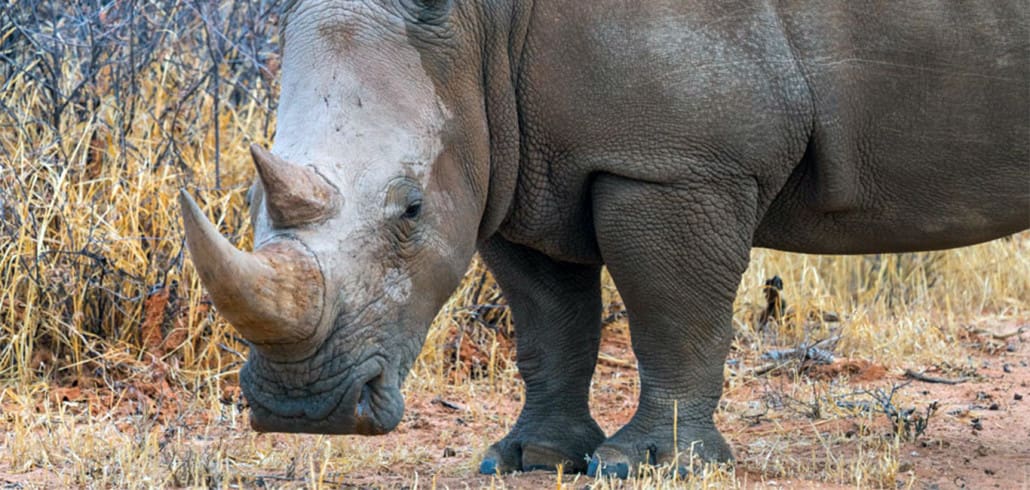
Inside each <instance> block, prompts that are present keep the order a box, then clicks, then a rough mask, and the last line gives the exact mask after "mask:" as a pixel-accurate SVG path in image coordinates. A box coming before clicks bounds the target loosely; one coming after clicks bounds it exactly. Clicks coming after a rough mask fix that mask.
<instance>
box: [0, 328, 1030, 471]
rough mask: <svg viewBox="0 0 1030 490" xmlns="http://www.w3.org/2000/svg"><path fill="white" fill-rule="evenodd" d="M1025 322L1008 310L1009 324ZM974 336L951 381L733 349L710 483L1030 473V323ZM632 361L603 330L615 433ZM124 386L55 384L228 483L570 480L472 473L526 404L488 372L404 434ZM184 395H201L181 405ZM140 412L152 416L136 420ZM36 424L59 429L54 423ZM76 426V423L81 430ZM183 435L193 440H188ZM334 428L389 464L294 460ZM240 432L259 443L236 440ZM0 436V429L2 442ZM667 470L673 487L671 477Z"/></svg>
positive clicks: (412, 421)
mask: <svg viewBox="0 0 1030 490" xmlns="http://www.w3.org/2000/svg"><path fill="white" fill-rule="evenodd" d="M1025 326H1026V325H1025V324H1015V325H1004V326H1000V327H999V328H998V331H1008V330H1015V329H1017V328H1020V327H1025ZM1024 330H1026V329H1025V328H1024ZM967 340H973V341H974V342H970V345H971V346H972V347H970V349H969V365H971V366H975V367H976V368H975V369H972V370H967V372H966V373H963V374H961V375H960V374H956V373H936V372H927V373H923V374H925V375H926V376H930V377H936V378H940V379H938V381H941V380H943V381H951V382H955V381H961V382H958V383H956V384H943V383H939V382H927V381H919V380H912V379H909V377H908V376H906V374H905V372H904V370H903V369H885V368H884V367H882V366H879V365H876V364H872V363H869V362H866V361H861V360H850V359H838V360H837V361H836V362H835V363H834V364H831V365H828V366H809V367H804V366H801V367H799V366H797V365H793V366H790V365H788V366H785V367H784V368H782V369H774V370H771V371H769V372H768V373H764V374H762V375H754V373H753V372H751V373H750V374H748V371H747V369H748V367H749V366H756V365H759V364H761V363H762V361H761V360H760V359H757V355H756V353H754V352H748V351H739V352H734V353H733V354H731V360H730V362H729V363H728V368H727V371H728V374H729V376H728V381H727V389H726V394H725V398H724V401H723V405H722V410H720V412H719V413H718V414H717V423H718V424H719V425H720V427H721V428H722V430H723V431H724V434H725V435H726V437H727V438H728V440H729V441H730V443H731V445H732V446H733V448H734V451H735V453H736V456H737V458H738V461H737V463H736V465H735V467H734V468H733V473H732V476H731V477H730V479H729V480H714V483H713V482H711V481H709V480H707V479H705V480H702V482H708V486H715V487H724V486H739V487H744V488H851V487H871V488H876V487H881V488H885V487H896V488H918V489H936V488H941V489H945V488H1003V489H1014V488H1027V487H1028V486H1030V399H1028V398H1027V397H1028V396H1030V348H1028V347H1027V343H1026V341H1027V340H1030V332H1027V333H1022V334H1020V335H1014V336H1011V337H1008V338H1006V339H1004V340H1001V341H998V340H991V339H989V338H980V337H977V338H973V339H967ZM988 341H990V342H988ZM635 369H636V368H635V359H634V357H633V354H632V352H631V350H630V348H629V341H628V337H627V336H626V335H625V334H623V333H620V332H614V333H613V332H608V331H606V335H605V340H604V343H603V345H602V353H601V356H600V361H599V364H598V369H597V373H596V375H595V382H594V387H593V390H592V396H593V400H592V407H593V409H594V415H595V417H596V418H597V420H598V422H599V423H600V424H601V426H602V427H603V428H604V429H605V431H606V432H608V433H612V432H614V431H615V430H616V429H617V428H618V427H620V426H621V425H622V424H624V423H625V422H627V421H628V420H629V418H630V417H631V415H632V414H633V411H634V408H635V405H636V393H637V381H636V372H635ZM123 388H124V390H125V391H124V392H122V393H120V394H118V393H112V392H110V391H109V390H106V389H102V388H93V389H87V390H83V389H80V388H77V387H63V388H58V387H50V388H48V389H46V390H45V391H44V392H45V393H46V397H49V399H50V400H51V401H57V402H59V404H60V405H61V406H63V407H64V412H63V414H64V415H62V416H63V417H78V418H80V419H82V418H87V417H88V415H87V413H88V412H92V413H93V415H92V416H93V417H99V418H101V419H103V420H104V421H106V422H105V423H107V424H113V425H114V426H115V429H116V430H118V431H121V432H123V433H133V432H135V431H139V432H143V431H149V432H151V433H153V434H157V437H158V439H159V442H158V445H159V446H160V445H162V444H163V445H164V446H162V447H165V448H167V447H172V446H175V445H176V444H179V447H180V449H179V451H180V453H174V454H201V455H204V454H206V455H209V457H214V458H224V459H226V460H228V461H234V462H235V464H233V465H230V466H227V468H229V469H228V470H226V473H225V474H223V475H222V476H221V479H220V480H218V481H219V482H220V483H217V484H215V483H210V484H209V485H210V486H226V485H228V486H244V487H265V486H271V487H280V486H285V487H308V486H326V487H336V488H381V487H390V488H393V487H397V488H400V487H413V488H432V487H434V486H435V487H437V488H466V487H471V488H481V487H487V488H491V487H492V488H544V487H553V486H557V483H558V480H559V477H558V475H556V474H555V473H547V472H534V473H530V474H518V475H505V476H482V475H478V474H477V473H476V467H477V465H478V462H479V458H480V457H481V455H482V453H483V452H484V451H485V450H486V448H487V447H488V445H489V443H490V442H491V441H493V440H495V439H497V438H500V437H501V436H503V435H504V433H505V432H506V430H507V427H508V426H510V424H511V423H512V422H513V421H514V420H515V418H516V416H517V414H518V410H519V407H520V404H521V402H520V399H519V394H518V391H517V390H514V391H512V390H493V391H491V390H489V389H485V388H483V387H482V385H480V389H477V390H476V391H475V392H470V390H468V389H467V388H458V387H452V389H448V390H447V391H437V392H433V391H432V390H422V389H415V390H412V391H411V392H409V394H408V397H407V412H406V415H405V417H404V420H403V422H402V423H401V425H400V427H399V428H398V429H397V430H396V431H395V432H394V433H392V434H389V435H387V436H382V437H379V438H360V437H340V438H317V439H315V438H316V437H317V436H295V435H282V434H263V435H256V434H254V433H253V432H251V431H250V430H249V429H248V428H247V427H246V423H245V420H236V421H230V422H227V421H226V417H224V416H216V415H214V414H212V411H211V410H205V409H198V408H195V407H196V405H197V404H196V403H192V404H191V403H188V402H187V401H188V400H193V398H192V397H193V395H191V394H189V393H176V392H167V390H168V388H167V386H166V385H165V386H164V387H162V383H161V382H158V383H156V384H155V385H154V386H146V387H144V386H124V387H123ZM892 388H894V389H895V392H894V394H893V396H892V397H891V400H890V406H893V407H896V408H897V409H898V411H901V412H903V411H904V410H905V409H907V408H914V409H916V410H915V411H914V412H913V413H912V414H909V416H907V417H902V419H903V420H907V421H909V422H910V423H911V424H912V425H913V426H915V424H916V423H917V422H919V420H920V416H923V420H926V426H925V430H924V431H922V433H921V434H918V435H917V436H916V435H911V436H910V437H909V438H908V439H907V440H900V441H899V440H896V439H895V436H894V435H893V434H894V431H893V430H892V424H891V422H890V420H889V418H888V416H887V415H886V411H887V410H886V409H885V408H884V406H883V404H882V403H877V402H876V399H877V398H876V396H874V395H871V394H870V393H873V394H876V393H877V391H876V390H877V389H879V390H882V391H881V392H879V394H880V395H881V399H882V395H885V394H889V393H890V390H891V389H892ZM223 398H224V400H223V401H222V402H221V403H222V404H223V405H225V406H228V407H230V408H233V407H235V408H241V409H242V408H243V407H242V405H243V402H242V400H240V398H239V394H238V389H237V388H235V387H230V388H228V389H226V393H225V394H224V397H223ZM0 400H2V401H3V403H2V404H0V408H2V410H3V413H2V415H4V416H3V417H0V422H2V423H3V424H4V426H3V429H4V431H5V432H6V433H7V444H6V446H7V447H8V448H7V450H17V448H16V447H15V446H18V444H15V443H13V442H12V441H13V439H12V438H14V437H16V436H12V434H14V433H17V432H18V429H17V428H15V427H14V426H15V425H16V424H18V423H19V422H23V421H24V420H25V419H26V418H28V417H27V416H26V415H24V412H25V410H26V407H27V406H28V405H26V402H25V401H24V400H19V399H18V398H17V397H15V396H10V392H8V396H5V397H4V398H2V399H0ZM934 402H936V404H937V405H936V410H935V412H934V413H932V414H931V415H930V416H929V419H925V414H926V410H927V407H929V406H931V404H932V403H934ZM176 406H188V407H194V408H187V409H184V410H180V411H177V410H176V409H175V408H174V407H176ZM87 407H88V408H87ZM41 410H42V409H39V408H37V409H36V411H37V412H38V411H41ZM104 410H107V411H108V413H106V414H105V413H103V411H104ZM119 411H122V412H125V417H118V416H111V413H117V412H119ZM141 411H143V412H146V413H150V414H151V415H150V416H149V417H144V418H143V419H140V418H138V417H134V416H133V414H134V413H136V414H138V413H140V412H141ZM241 413H245V410H243V411H242V412H241ZM242 418H245V415H241V419H242ZM902 419H899V420H902ZM139 420H149V421H150V422H149V423H145V424H141V423H139ZM35 430H37V431H42V430H47V431H51V432H56V429H53V428H47V427H46V426H41V427H40V428H37V429H35ZM911 431H914V429H910V432H911ZM171 434H176V435H175V436H174V438H175V441H180V442H174V441H173V436H172V435H171ZM37 436H38V437H40V440H42V441H45V440H46V439H45V437H43V436H41V435H38V434H37ZM77 437H80V436H78V435H75V436H72V438H73V439H74V438H77ZM183 437H185V440H186V442H185V443H182V442H181V440H182V438H183ZM298 438H306V439H298ZM136 439H137V440H139V439H140V438H139V436H137V437H136ZM298 440H307V441H313V440H314V441H317V442H316V443H314V444H313V445H312V444H309V445H308V446H303V444H302V445H301V446H302V448H301V449H298V448H297V444H298V443H297V441H298ZM326 441H330V442H326ZM0 442H2V440H0ZM323 443H325V444H335V445H336V446H337V447H336V449H335V451H336V452H335V453H332V454H330V455H329V456H327V460H328V461H330V462H332V461H335V462H337V463H339V462H341V461H344V460H347V459H348V458H350V459H353V456H354V454H355V453H359V452H360V453H362V454H365V455H367V454H379V460H381V461H383V463H381V464H375V463H363V464H360V465H358V466H357V467H348V466H347V465H346V464H342V463H340V464H334V465H332V466H334V468H333V469H331V470H329V471H327V472H326V471H323V473H322V474H321V475H320V476H319V479H318V481H319V482H320V485H314V484H313V483H312V482H313V481H314V480H313V477H312V476H310V474H311V472H309V471H305V470H304V469H299V470H298V467H303V466H304V464H303V463H302V462H299V461H300V460H301V459H302V457H301V456H300V454H301V453H302V452H304V451H306V449H303V447H312V446H317V445H318V444H323ZM29 444H30V445H31V443H29ZM69 444H71V445H74V444H75V443H74V442H69ZM215 444H220V445H227V447H228V448H229V449H224V448H223V449H219V450H218V451H217V452H211V451H208V450H206V449H204V448H205V447H211V446H212V445H215ZM235 445H239V446H240V447H243V446H244V445H250V446H252V447H254V448H256V449H253V450H251V451H250V452H247V451H244V452H240V453H239V454H238V455H233V454H232V451H233V450H232V447H233V446H235ZM4 446H5V444H0V448H2V447H4ZM220 447H221V446H220ZM183 448H185V449H183ZM261 448H266V449H268V448H270V450H272V451H283V452H289V451H296V452H297V455H294V456H292V459H289V458H282V459H281V461H287V463H286V464H281V463H274V462H273V463H271V464H252V465H248V464H244V463H243V461H244V460H246V459H247V458H248V457H251V456H248V455H249V454H253V453H254V452H255V451H256V452H260V451H262V449H261ZM883 448H886V451H884V449H883ZM162 451H165V452H159V453H158V454H159V455H164V454H167V451H166V450H164V449H163V450H162ZM211 455H213V456H211ZM9 456H11V455H9ZM162 458H164V459H166V458H167V456H162ZM334 458H335V459H334ZM172 459H175V458H174V457H173V458H172ZM18 460H19V458H17V457H14V458H0V486H2V488H31V487H41V486H42V487H60V486H64V485H66V484H67V482H68V481H69V480H68V477H67V474H68V473H69V472H70V471H72V470H70V469H69V466H70V465H71V464H70V463H68V461H67V460H65V461H64V462H61V460H60V459H59V458H53V459H52V460H51V461H49V462H39V461H37V462H35V463H32V464H25V465H22V466H21V467H12V465H11V461H18ZM883 464H886V465H887V466H889V468H887V469H886V470H883V468H881V469H880V470H877V465H883ZM165 466H167V465H165ZM165 466H159V467H162V468H163V467H165ZM172 471H174V470H172ZM878 471H879V473H878ZM856 472H857V473H856ZM862 472H869V473H870V475H869V479H868V480H862V476H861V475H860V473H862ZM856 474H859V475H857V476H856ZM62 475H63V476H62ZM884 475H887V476H886V477H885V476H884ZM885 478H886V481H885ZM73 481H74V480H73ZM561 481H562V483H563V486H564V487H565V488H584V487H590V486H591V485H594V486H595V487H605V486H606V488H607V487H620V486H623V487H627V488H641V487H643V488H648V487H650V486H652V485H653V484H656V483H655V480H637V481H633V480H630V481H627V482H618V481H608V482H600V483H598V482H596V481H595V480H593V479H592V478H589V477H586V476H584V475H564V476H563V477H561ZM720 482H721V483H720ZM658 484H663V485H666V484H668V485H670V486H677V485H676V484H674V483H670V482H668V481H666V482H664V483H661V482H659V483H658Z"/></svg>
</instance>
